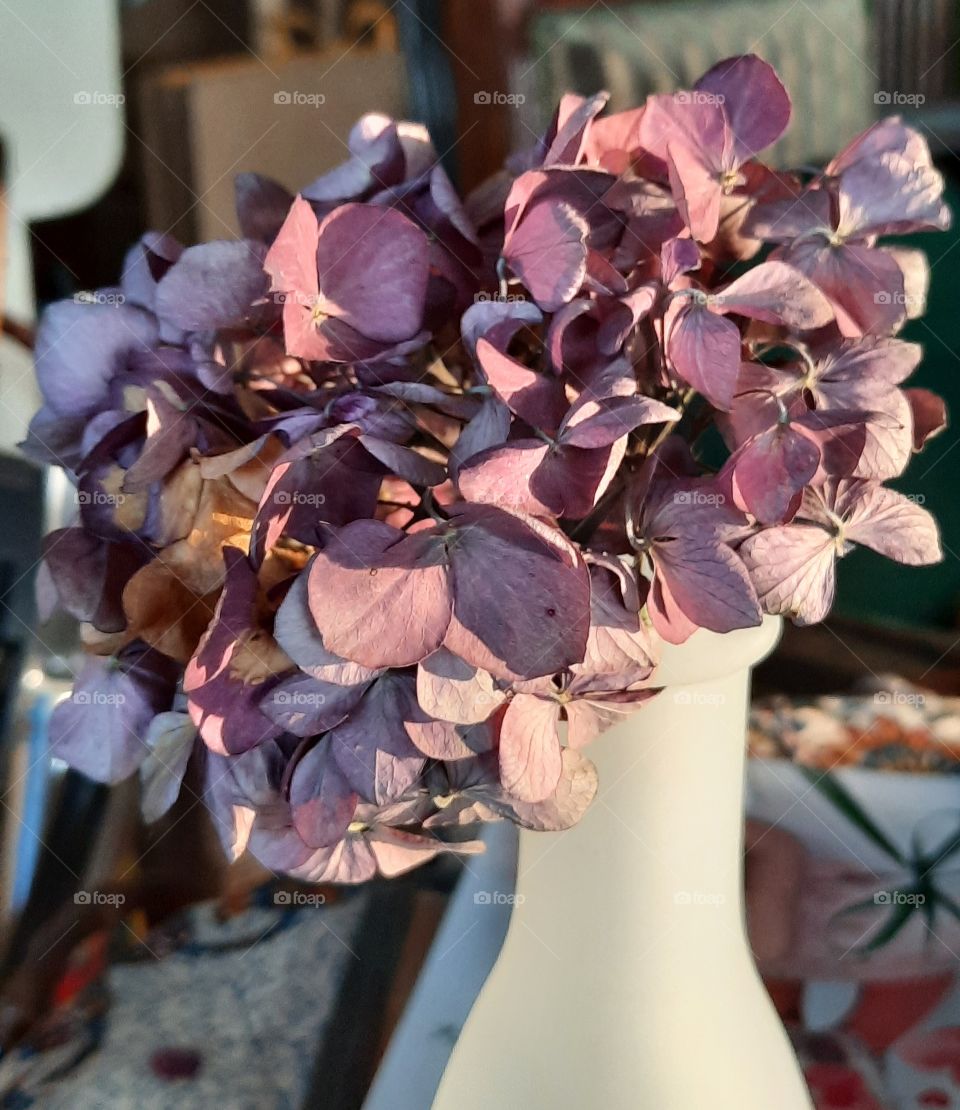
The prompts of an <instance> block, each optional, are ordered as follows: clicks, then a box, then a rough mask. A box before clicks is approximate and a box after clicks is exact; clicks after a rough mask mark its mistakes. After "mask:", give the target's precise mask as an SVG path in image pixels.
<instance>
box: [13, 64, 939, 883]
mask: <svg viewBox="0 0 960 1110" xmlns="http://www.w3.org/2000/svg"><path fill="white" fill-rule="evenodd" d="M604 105H605V97H604V96H602V95H601V96H596V97H593V98H591V99H583V98H581V97H578V96H572V95H569V96H566V97H564V99H563V100H562V102H561V104H560V106H559V109H558V111H557V114H556V116H555V118H554V120H553V123H552V125H551V127H550V129H549V131H548V132H547V134H546V135H545V136H544V137H543V139H542V140H541V141H540V142H539V143H538V145H537V146H536V147H535V148H534V149H533V150H530V151H528V152H526V153H525V154H524V155H522V156H520V157H518V158H517V159H515V160H514V162H513V163H512V165H511V166H510V168H509V170H508V171H504V172H502V173H501V174H499V175H497V176H496V177H494V178H493V179H491V180H490V181H489V182H487V183H485V184H484V185H483V186H482V187H481V188H480V189H478V190H477V191H476V192H474V193H473V194H472V195H471V196H469V197H467V198H466V200H465V201H461V199H460V198H459V197H458V196H457V194H456V192H455V191H454V189H453V188H452V186H451V184H450V181H449V180H448V178H447V176H446V175H445V173H444V171H443V169H442V168H441V166H440V164H439V162H438V160H437V157H436V153H435V151H434V149H433V147H432V146H431V143H430V139H429V137H428V135H427V134H426V133H425V131H424V130H423V128H422V127H420V126H418V125H415V124H410V123H396V122H394V121H392V120H389V119H387V118H385V117H382V116H367V117H365V118H364V119H362V120H361V121H360V122H359V123H358V124H357V126H356V128H355V129H354V132H353V134H352V135H351V138H350V149H351V157H350V159H349V160H348V161H347V162H346V163H345V164H344V165H342V166H340V167H339V168H338V169H336V170H334V171H333V172H331V173H329V174H326V175H325V176H323V177H321V178H320V179H319V180H317V181H315V182H313V183H312V184H311V185H309V186H307V187H306V188H304V189H303V190H302V191H301V193H300V194H299V195H298V196H297V197H292V196H290V195H289V194H288V193H287V192H286V191H285V190H284V189H283V188H282V187H281V186H280V185H278V184H277V183H275V182H273V181H270V180H268V179H266V178H261V177H258V176H256V175H244V176H242V177H241V178H240V179H239V180H238V182H237V209H238V220H239V224H240V227H241V229H242V233H243V238H242V239H240V240H238V241H235V242H212V243H204V244H201V245H198V246H193V247H188V248H183V247H182V246H181V245H180V244H179V243H177V242H175V241H174V240H172V239H171V238H170V237H169V236H166V235H158V234H151V235H148V236H145V237H144V239H143V240H142V241H141V242H140V243H138V244H137V245H136V246H135V247H134V248H133V249H132V250H131V251H130V253H129V255H128V257H127V261H126V266H125V269H124V274H123V277H122V280H121V283H120V285H119V287H118V288H116V289H114V290H109V291H107V293H109V294H110V295H109V296H107V295H104V296H97V297H92V298H87V299H86V300H87V302H91V303H74V302H64V303H60V304H56V305H53V306H52V307H51V308H50V309H49V310H48V311H47V313H46V315H45V317H44V319H43V322H42V325H41V330H40V336H39V341H38V350H37V375H38V378H39V382H40V386H41V389H42V391H43V396H44V405H43V408H42V409H41V411H40V412H39V413H38V414H37V416H36V417H35V419H34V421H33V423H32V425H31V429H30V434H29V437H28V440H27V443H26V445H25V446H26V449H27V451H28V453H30V455H31V456H32V457H34V458H37V459H39V460H42V461H44V462H48V463H55V464H58V465H60V466H62V467H63V468H64V469H65V470H66V471H67V472H68V474H69V475H70V477H71V479H72V481H73V482H74V483H75V485H76V489H77V504H78V515H77V519H76V521H75V523H73V524H72V525H71V526H70V527H68V528H64V529H61V530H59V531H58V532H55V533H53V534H52V535H51V536H49V537H48V539H47V541H46V547H45V552H44V562H43V567H42V572H41V576H40V582H39V592H40V598H41V603H42V607H43V610H44V612H49V611H52V609H53V608H55V607H57V606H59V607H62V608H63V609H65V610H67V611H68V612H69V613H71V614H73V615H74V616H75V617H76V618H78V619H79V620H80V621H81V622H83V624H84V641H85V644H86V646H87V648H88V650H89V653H90V654H89V661H88V663H87V665H86V669H85V670H84V672H83V674H82V675H81V676H80V678H79V680H78V682H77V685H76V689H75V692H74V695H73V696H72V697H71V698H69V699H68V700H66V701H64V702H63V703H62V704H61V705H60V706H59V707H58V708H57V710H56V712H55V714H54V719H53V724H52V731H53V744H54V749H55V751H56V752H57V753H58V754H60V755H61V756H62V757H63V758H64V759H66V760H67V761H68V762H70V763H71V764H72V765H74V766H75V767H77V768H79V769H80V770H82V771H84V772H86V773H87V774H88V775H90V776H92V777H94V778H96V779H98V780H100V781H105V782H113V781H116V780H118V779H121V778H123V777H125V776H128V775H130V774H132V773H133V772H135V771H136V770H138V769H139V771H140V773H141V775H142V778H143V783H144V808H145V812H146V813H147V814H148V816H150V817H151V818H155V817H156V816H158V815H159V814H161V813H163V812H164V810H165V809H166V808H168V807H169V806H170V805H171V804H172V803H173V801H174V800H175V799H176V797H177V793H178V791H179V789H180V780H181V778H182V776H183V774H184V771H185V769H186V767H187V765H188V763H189V762H190V761H191V759H192V760H193V761H194V762H195V764H196V765H197V766H198V769H199V771H200V772H201V773H202V775H203V781H204V782H205V798H206V801H207V803H208V805H209V808H210V811H211V813H212V815H213V818H214V820H215V822H216V825H217V827H218V829H219V830H220V833H221V836H222V839H223V842H224V844H225V846H226V847H227V849H228V851H229V852H231V853H232V854H237V853H239V852H241V851H243V850H244V849H245V848H249V850H250V851H252V852H253V853H254V854H255V855H256V856H257V857H258V858H259V859H260V860H262V861H263V862H264V863H265V864H266V865H267V866H269V867H271V868H274V869H276V870H279V871H285V872H290V873H293V874H295V875H298V876H301V877H305V878H309V879H316V880H335V881H350V882H353V881H360V880H363V879H366V878H368V877H370V876H372V875H374V874H376V873H378V872H379V873H383V874H388V875H391V874H396V873H398V872H400V871H402V870H404V869H406V868H409V867H411V866H413V865H415V864H416V863H418V862H421V861H423V860H426V859H428V858H430V857H432V856H434V855H435V854H436V853H437V852H440V851H457V852H470V851H474V850H476V847H477V846H476V844H475V843H474V842H472V841H469V840H466V839H464V838H465V836H467V835H469V829H470V827H471V826H475V825H476V824H477V822H479V821H485V820H494V819H500V818H504V817H506V818H509V819H512V820H514V821H517V822H519V823H520V824H522V825H524V826H526V827H529V828H535V829H560V828H565V827H568V826H569V825H571V824H573V823H574V822H576V821H577V820H578V819H579V818H580V816H581V815H582V814H583V812H584V811H585V809H586V808H587V806H588V805H589V804H590V801H591V799H592V797H593V794H594V791H595V789H596V773H595V770H594V768H593V766H592V764H591V763H590V762H589V760H588V759H586V758H585V756H584V755H583V754H582V749H583V748H584V747H585V746H586V745H587V744H588V743H589V742H590V741H591V740H592V739H594V738H595V737H596V736H597V735H598V733H600V732H601V731H602V730H603V729H604V728H606V727H607V726H608V725H610V724H611V723H613V722H615V721H616V720H618V719H620V718H622V717H623V716H624V715H625V714H627V713H629V712H631V711H632V710H633V709H634V708H636V707H637V706H638V705H639V704H640V703H641V702H643V701H644V700H645V699H647V698H649V697H650V696H652V695H653V694H654V693H655V692H656V676H655V673H654V672H655V665H656V661H657V645H658V643H659V642H660V641H661V640H667V641H670V642H672V643H680V642H683V641H684V640H685V639H687V638H688V637H689V636H690V635H691V634H692V633H693V632H694V631H695V630H696V629H698V628H706V629H712V630H714V631H716V632H725V631H729V630H732V629H736V628H744V627H749V626H751V625H756V624H758V623H759V621H760V620H761V616H762V614H763V613H764V612H769V613H782V614H789V615H791V616H792V617H793V618H794V619H795V620H797V621H798V622H800V623H807V622H811V621H817V620H820V619H822V618H823V617H824V616H825V614H826V613H827V611H828V610H829V608H830V604H831V601H832V598H833V590H834V566H835V562H836V560H837V558H839V557H842V556H843V555H844V554H846V553H847V552H848V551H849V550H850V549H851V547H853V546H854V545H857V544H862V545H865V546H867V547H871V548H873V549H874V550H875V551H878V552H880V553H881V554H883V555H886V556H888V557H890V558H893V559H896V560H898V561H900V562H903V563H910V564H923V563H930V562H935V561H936V560H938V559H939V558H940V557H941V553H940V546H939V540H938V535H937V529H936V525H935V524H934V522H933V519H932V518H931V517H930V515H929V514H928V513H927V512H926V511H925V510H924V509H923V508H922V507H921V506H920V505H918V504H916V503H914V502H912V501H911V500H910V499H908V498H906V497H904V496H903V495H901V494H899V493H896V492H894V491H892V490H890V489H888V488H886V487H885V486H884V485H883V484H882V483H883V482H884V481H885V480H887V479H891V478H894V477H896V476H898V475H899V474H900V473H901V472H902V471H903V469H904V467H905V466H906V464H907V462H908V461H909V458H910V456H911V454H912V453H913V452H914V451H916V450H918V449H919V448H920V447H922V445H923V442H924V441H925V439H926V438H927V437H929V436H930V435H932V434H934V433H935V432H936V431H938V430H939V429H940V428H941V427H942V426H943V424H944V412H943V406H942V403H941V402H940V401H939V399H938V398H936V397H935V396H934V395H932V394H931V393H929V392H927V391H925V390H919V389H904V388H902V384H903V382H904V380H905V379H906V378H907V377H908V376H909V374H910V373H911V372H912V371H913V370H914V369H915V367H916V365H917V363H918V361H919V357H920V350H919V348H918V347H917V346H916V345H915V344H912V343H907V342H904V341H902V340H900V339H897V338H894V336H895V334H896V332H897V331H898V330H899V329H900V328H901V327H902V325H903V324H904V322H905V321H906V319H907V318H908V317H909V316H912V315H915V314H916V313H917V312H918V311H920V309H921V307H922V300H923V290H924V288H925V284H926V263H925V260H924V258H923V256H922V255H920V254H919V253H918V252H914V251H906V250H903V249H899V248H894V247H887V246H884V245H883V243H882V239H883V237H884V236H885V235H889V234H899V233H902V232H905V231H916V230H924V229H930V230H935V229H939V228H944V227H946V226H947V223H948V220H949V215H948V213H947V210H946V209H945V207H944V205H943V203H942V200H941V194H942V181H941V178H940V176H939V175H938V173H937V172H936V170H935V169H934V168H933V166H932V164H931V161H930V156H929V152H928V150H927V148H926V145H925V144H924V142H923V140H922V139H921V138H920V137H919V136H918V135H917V134H916V133H915V132H913V131H911V130H910V129H909V128H907V127H905V126H904V125H903V124H902V123H901V122H900V121H899V120H898V119H889V120H886V121H884V122H882V123H880V124H878V125H876V126H875V127H872V128H871V129H870V130H869V131H867V132H866V133H865V134H863V135H861V136H859V137H857V138H856V139H854V141H853V142H852V143H851V144H850V145H849V146H848V147H847V148H846V150H844V151H843V153H842V154H840V155H839V156H838V157H837V158H836V159H834V161H833V162H831V163H830V164H829V165H828V166H827V167H826V169H825V170H824V171H823V172H822V173H819V174H817V175H816V176H811V175H810V174H809V173H806V174H801V173H784V172H775V171H773V170H771V169H770V168H768V167H766V166H765V165H763V164H762V163H761V162H759V161H758V160H757V157H756V156H757V153H758V152H759V151H762V150H763V149H765V148H766V147H768V146H770V145H771V144H772V143H774V142H775V141H776V140H777V139H778V138H779V136H780V135H781V134H782V132H783V130H784V129H785V127H786V126H787V123H788V121H789V117H790V101H789V98H788V96H787V94H786V92H785V91H784V89H783V87H782V85H781V84H780V82H779V80H778V79H777V76H776V74H775V73H774V72H773V70H772V69H771V68H770V67H769V66H768V65H767V64H766V63H764V62H763V61H761V60H760V59H758V58H756V57H754V56H746V57H743V58H734V59H730V60H728V61H726V62H722V63H720V64H719V65H717V66H716V67H714V68H713V69H712V70H711V71H710V72H709V73H708V74H706V76H705V77H703V79H702V80H701V81H700V82H699V83H698V85H697V86H696V88H695V89H693V90H691V91H688V92H681V93H676V94H674V95H672V96H653V97H651V98H650V99H649V100H648V102H647V103H646V105H644V106H643V107H641V108H638V109H636V110H633V111H628V112H622V113H619V114H614V115H603V114H602V112H603V109H604ZM711 427H715V428H716V429H718V430H719V433H720V436H721V437H722V439H723V442H724V443H725V444H726V447H727V452H726V461H725V462H723V464H722V466H721V467H720V468H719V470H717V469H713V470H711V469H710V468H708V467H707V466H706V465H705V463H704V461H703V457H702V456H703V436H704V434H705V433H706V432H707V431H708V429H710V428H711Z"/></svg>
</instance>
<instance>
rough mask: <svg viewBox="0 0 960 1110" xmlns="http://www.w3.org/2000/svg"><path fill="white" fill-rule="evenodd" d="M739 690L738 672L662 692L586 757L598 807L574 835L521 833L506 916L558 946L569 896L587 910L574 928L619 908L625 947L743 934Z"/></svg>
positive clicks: (742, 703) (742, 698)
mask: <svg viewBox="0 0 960 1110" xmlns="http://www.w3.org/2000/svg"><path fill="white" fill-rule="evenodd" d="M748 683H749V674H748V672H746V671H742V672H739V673H737V674H734V675H730V676H727V677H725V678H721V679H715V680H713V681H710V682H704V683H699V684H696V685H692V686H683V687H674V688H672V689H667V690H664V691H663V692H662V693H660V694H659V695H657V697H656V698H654V699H652V700H651V701H650V702H649V703H648V704H647V705H645V706H644V707H642V708H641V709H639V710H638V711H637V712H636V713H634V714H632V715H631V716H630V717H629V718H628V719H627V720H626V721H624V722H623V723H622V724H620V725H618V726H617V727H616V728H614V729H612V730H610V732H608V733H607V734H605V735H604V736H602V737H601V738H600V739H599V740H597V741H596V742H595V744H594V745H592V746H591V747H590V748H588V749H587V752H586V754H587V755H588V756H589V757H590V758H591V759H592V760H593V761H594V762H595V764H596V766H597V770H598V773H599V779H600V788H599V791H598V794H597V797H596V799H595V800H594V803H593V805H592V806H591V808H590V810H589V811H588V812H587V814H586V815H585V816H584V818H583V820H582V821H581V822H580V824H579V825H577V826H575V827H574V828H573V829H570V830H567V831H566V832H562V833H551V834H544V833H536V832H526V831H525V832H523V833H521V837H520V857H519V861H518V877H517V904H516V907H515V910H514V913H518V914H519V915H520V916H521V918H522V919H523V920H524V921H525V923H526V924H527V925H528V926H529V927H530V928H532V929H535V930H536V929H538V928H540V929H541V930H547V931H549V932H550V933H551V934H554V935H556V918H557V913H558V907H557V906H556V896H557V891H562V890H567V891H569V897H570V900H571V908H570V912H571V913H572V912H574V911H573V904H574V903H577V904H581V905H582V906H584V907H585V918H584V921H582V922H580V926H579V927H580V928H590V927H592V926H591V924H590V922H591V920H592V918H591V915H590V912H589V906H590V905H591V904H593V905H603V906H606V907H608V908H609V907H610V906H611V905H612V906H614V907H619V909H617V911H616V912H617V913H618V914H620V915H621V916H622V919H623V920H624V921H625V922H629V923H630V924H629V930H630V933H631V935H632V936H634V937H635V936H636V934H637V932H638V930H639V931H642V930H643V928H644V922H650V927H651V929H654V930H661V929H662V928H663V927H664V925H665V924H666V923H667V922H669V921H674V923H675V924H681V925H683V926H684V927H683V928H681V929H680V931H681V932H683V933H685V932H687V929H688V928H691V929H693V930H694V931H696V930H698V929H702V930H703V931H704V934H705V936H706V937H707V938H709V936H710V935H711V933H712V932H713V931H714V929H715V927H720V926H722V927H724V928H725V929H735V930H736V931H737V932H738V935H739V934H741V933H742V928H741V907H740V903H741V885H742V884H741V874H742V834H743V778H744V748H745V744H744V733H745V724H746V704H747V691H748ZM611 889H615V890H617V891H618V892H619V893H618V896H617V898H616V899H614V900H613V901H611V898H610V890H611ZM541 918H542V920H540V919H541ZM538 921H539V924H538ZM608 924H609V923H608ZM572 927H573V928H576V926H575V925H573V926H572ZM604 928H608V926H604ZM608 939H612V938H608ZM631 943H632V941H631Z"/></svg>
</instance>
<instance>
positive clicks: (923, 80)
mask: <svg viewBox="0 0 960 1110" xmlns="http://www.w3.org/2000/svg"><path fill="white" fill-rule="evenodd" d="M873 21H874V25H875V27H876V34H877V43H878V48H879V57H878V62H877V66H876V69H877V73H878V75H879V81H878V84H879V86H880V88H881V89H888V90H891V91H894V90H896V91H900V92H903V93H907V94H911V93H919V94H921V95H922V96H924V97H926V99H927V100H928V101H933V100H937V99H940V98H943V97H945V96H950V95H954V96H955V95H956V93H957V73H958V61H957V52H956V51H955V50H954V49H953V48H954V47H955V46H956V45H957V23H958V20H957V0H873Z"/></svg>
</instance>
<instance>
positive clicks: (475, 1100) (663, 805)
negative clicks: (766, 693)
mask: <svg viewBox="0 0 960 1110" xmlns="http://www.w3.org/2000/svg"><path fill="white" fill-rule="evenodd" d="M779 627H780V626H779V622H778V621H775V620H770V619H768V620H767V621H765V623H764V625H763V626H761V627H760V628H758V629H749V630H744V631H741V632H736V633H731V634H727V635H725V636H717V635H715V634H712V633H706V632H698V633H697V634H696V635H695V636H694V637H693V638H692V639H691V640H690V641H688V643H687V644H685V645H683V646H681V647H679V648H671V647H666V649H665V652H664V658H663V661H662V663H661V665H660V668H659V670H658V677H659V682H662V683H663V684H664V685H665V689H664V691H663V692H662V693H661V694H659V695H657V697H656V698H655V699H653V700H652V701H650V702H649V703H648V704H647V705H645V706H644V707H643V708H642V709H641V710H640V711H639V712H637V713H634V714H632V715H631V716H630V717H629V718H627V720H626V721H624V722H623V723H622V724H620V725H618V726H617V727H616V728H614V729H611V730H610V731H609V732H608V733H606V734H604V736H602V737H601V738H600V739H599V740H597V741H596V742H595V743H594V744H593V745H592V746H591V748H590V749H589V750H588V753H587V754H588V755H589V756H590V757H591V758H592V759H593V760H594V761H595V763H596V765H597V769H598V771H599V776H600V790H599V793H598V796H597V798H596V799H595V801H594V803H593V805H592V806H591V807H590V809H589V811H588V812H587V814H586V815H585V817H584V818H583V820H582V821H581V823H580V824H579V825H577V826H576V827H574V828H573V829H570V830H568V831H566V832H561V833H538V832H527V831H524V832H521V834H520V854H519V862H518V873H517V886H516V892H515V894H514V895H513V902H514V905H513V910H512V916H511V920H510V927H509V930H508V932H507V937H506V940H505V942H504V946H503V948H502V950H501V953H500V956H499V958H498V960H497V962H496V964H495V966H494V968H493V971H492V972H491V974H490V977H489V978H488V980H487V982H486V984H485V986H484V988H483V991H482V992H481V994H480V997H479V999H478V1000H477V1002H476V1004H475V1006H474V1007H473V1009H472V1011H471V1013H470V1016H469V1018H468V1019H467V1022H466V1024H465V1026H464V1028H463V1031H462V1033H461V1035H460V1038H459V1040H458V1042H457V1044H456V1046H455V1048H454V1050H453V1053H452V1055H451V1057H450V1061H449V1064H448V1066H447V1068H446V1071H445V1074H444V1077H443V1080H442V1081H441V1084H440V1087H439V1090H438V1093H437V1097H436V1099H435V1101H434V1110H490V1108H492V1107H497V1108H498V1110H541V1108H542V1110H567V1108H569V1110H587V1108H589V1110H628V1108H629V1110H773V1108H774V1107H775V1108H776V1110H808V1108H809V1107H810V1106H811V1103H810V1101H809V1097H808V1094H807V1090H806V1087H805V1085H804V1083H803V1080H802V1078H801V1076H800V1073H799V1068H798V1065H797V1063H796V1060H795V1057H794V1055H793V1052H792V1050H791V1048H790V1045H789V1042H788V1040H787V1037H786V1034H785V1032H784V1030H783V1027H782V1025H781V1023H780V1021H779V1019H778V1017H777V1015H776V1013H775V1011H774V1009H773V1006H772V1005H771V1003H770V1001H769V999H768V997H767V994H766V992H765V990H764V988H763V985H762V983H761V981H760V978H759V976H758V974H757V972H756V969H755V967H754V963H753V959H752V957H751V954H750V951H749V947H748V944H747V940H746V931H745V925H744V913H743V895H742V886H743V884H742V844H743V810H742V799H743V780H744V750H745V731H746V713H747V702H748V695H749V676H750V667H751V666H752V665H753V664H754V663H756V662H758V661H759V660H760V659H761V658H763V657H764V656H765V655H766V654H767V653H768V652H769V650H770V649H771V648H772V647H773V645H774V644H775V642H776V640H777V637H778V635H779ZM659 682H658V684H659ZM489 897H490V899H491V900H497V899H498V898H499V899H500V900H502V898H503V896H502V894H500V892H490V895H489ZM482 901H483V900H482V899H478V902H480V904H478V906H477V912H478V913H482V912H483V911H484V909H485V908H486V907H485V905H483V904H482Z"/></svg>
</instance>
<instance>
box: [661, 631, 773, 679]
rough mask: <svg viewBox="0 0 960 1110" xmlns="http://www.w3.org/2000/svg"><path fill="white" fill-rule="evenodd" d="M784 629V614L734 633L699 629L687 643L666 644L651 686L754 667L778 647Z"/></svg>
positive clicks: (714, 675)
mask: <svg viewBox="0 0 960 1110" xmlns="http://www.w3.org/2000/svg"><path fill="white" fill-rule="evenodd" d="M782 630H783V619H782V618H781V617H773V616H765V617H764V618H763V620H762V621H761V623H760V624H758V625H757V626H756V627H754V628H737V629H734V630H733V631H732V632H710V631H709V630H708V629H706V628H699V629H697V631H696V632H694V634H693V635H692V636H691V637H690V639H689V640H687V641H686V642H685V643H682V644H668V643H663V644H662V646H661V652H660V662H659V663H658V664H657V667H656V669H655V670H654V672H653V675H652V676H651V679H650V682H651V685H654V686H689V685H692V684H693V683H697V682H710V681H713V680H714V679H719V678H726V677H727V676H728V675H731V674H735V673H736V672H737V671H742V670H747V669H749V668H750V667H755V666H756V665H757V663H759V662H760V661H761V660H762V659H765V658H766V657H767V656H768V655H769V654H770V652H771V651H773V649H774V647H776V645H777V641H778V640H779V639H780V634H781V632H782Z"/></svg>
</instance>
